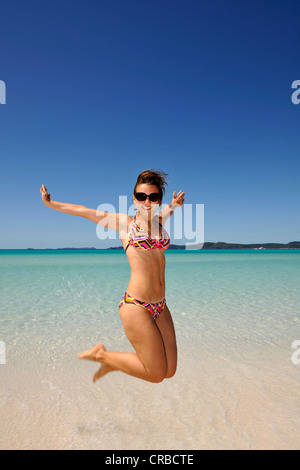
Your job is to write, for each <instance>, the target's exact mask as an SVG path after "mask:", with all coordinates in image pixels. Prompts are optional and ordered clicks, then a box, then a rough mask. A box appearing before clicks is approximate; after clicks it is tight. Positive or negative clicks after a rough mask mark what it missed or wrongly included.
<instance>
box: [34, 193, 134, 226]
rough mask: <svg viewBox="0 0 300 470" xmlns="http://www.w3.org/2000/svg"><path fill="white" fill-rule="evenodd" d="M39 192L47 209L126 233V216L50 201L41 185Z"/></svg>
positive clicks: (127, 219) (127, 217)
mask: <svg viewBox="0 0 300 470" xmlns="http://www.w3.org/2000/svg"><path fill="white" fill-rule="evenodd" d="M40 192H41V194H42V201H43V202H44V204H45V205H46V206H47V207H50V208H51V209H55V210H57V211H59V212H64V213H65V214H71V215H78V216H80V217H84V218H86V219H89V220H91V221H92V222H95V223H96V224H100V225H103V226H104V227H106V228H111V229H115V230H118V231H120V230H121V231H122V232H123V231H124V230H125V231H126V230H127V225H128V223H130V221H131V217H129V216H127V214H115V213H109V212H104V211H99V210H97V209H89V208H88V207H86V206H81V205H77V204H68V203H65V202H58V201H52V199H50V196H51V193H50V194H48V193H47V188H46V187H45V185H44V184H43V185H42V187H41V189H40Z"/></svg>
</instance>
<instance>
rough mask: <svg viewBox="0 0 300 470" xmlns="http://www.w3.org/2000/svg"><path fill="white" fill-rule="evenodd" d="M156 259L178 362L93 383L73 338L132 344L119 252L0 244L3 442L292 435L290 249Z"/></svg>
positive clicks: (293, 262)
mask: <svg viewBox="0 0 300 470" xmlns="http://www.w3.org/2000/svg"><path fill="white" fill-rule="evenodd" d="M166 261H167V264H166V282H167V291H166V299H167V304H168V307H169V309H170V311H171V313H172V316H173V320H174V324H175V328H176V334H177V340H178V347H179V365H178V371H177V373H176V375H175V376H174V377H173V378H172V379H168V380H165V381H164V382H162V383H160V384H150V383H147V382H143V381H141V380H138V379H135V378H133V377H129V376H126V375H125V374H122V373H119V372H114V373H111V374H109V375H107V376H105V377H104V378H103V379H102V380H100V381H99V382H97V383H96V384H93V383H92V376H93V374H94V372H95V371H96V370H97V368H98V367H97V364H94V363H91V362H87V361H80V360H78V359H77V353H78V352H80V351H82V350H83V349H89V348H91V347H92V346H94V345H95V344H97V343H99V342H101V343H103V344H104V345H105V347H106V348H107V349H110V350H119V351H131V346H130V344H129V342H128V341H127V339H126V337H125V335H124V333H123V329H122V324H121V321H120V319H119V314H118V303H119V301H120V299H121V297H122V295H123V293H124V291H125V289H126V287H127V284H128V281H129V276H130V271H129V265H128V261H127V258H126V255H125V253H124V252H123V251H115V250H91V251H87V250H0V277H1V304H0V309H1V313H0V341H1V342H2V343H1V345H2V349H1V351H2V352H1V355H0V362H2V363H0V422H1V434H0V449H106V450H108V449H110V450H112V449H113V450H116V449H118V450H121V449H150V450H156V449H169V450H171V449H299V448H300V442H299V441H300V439H299V436H300V401H299V390H300V361H295V360H292V357H294V358H297V357H298V358H299V359H300V346H298V349H299V354H298V355H297V350H296V349H293V347H292V345H293V343H294V341H296V340H299V341H300V302H299V301H300V289H299V285H300V282H299V281H300V250H200V251H181V250H168V251H167V252H166ZM293 354H294V356H293ZM1 359H2V360H1ZM298 362H299V363H298Z"/></svg>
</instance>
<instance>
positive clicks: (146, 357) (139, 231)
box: [40, 170, 185, 383]
mask: <svg viewBox="0 0 300 470" xmlns="http://www.w3.org/2000/svg"><path fill="white" fill-rule="evenodd" d="M166 176H167V175H166V174H165V173H163V172H161V171H154V170H146V171H143V172H142V173H141V174H140V175H139V176H138V178H137V181H136V184H135V187H134V191H133V202H134V204H135V206H136V209H137V212H136V216H135V217H130V216H128V215H127V214H122V213H119V214H113V213H108V212H101V211H98V210H96V209H89V208H87V207H85V206H80V205H76V204H67V203H63V202H57V201H52V200H51V199H50V195H51V194H48V192H47V188H46V187H45V186H44V185H42V187H41V189H40V192H41V194H42V200H43V202H44V203H45V205H46V206H47V207H50V208H52V209H55V210H57V211H60V212H65V213H67V214H72V215H78V216H81V217H85V218H86V219H89V220H92V221H93V222H95V223H96V224H100V225H102V226H104V227H106V228H111V229H115V230H117V231H118V232H119V235H120V239H121V241H122V244H123V247H124V249H125V252H126V254H127V257H128V261H129V264H130V268H131V277H130V281H129V284H128V287H127V290H126V292H125V294H124V295H123V297H122V299H121V302H120V304H119V314H120V317H121V320H122V323H123V328H124V331H125V334H126V336H127V338H128V340H129V341H130V343H131V344H132V346H133V348H134V350H135V353H124V352H114V351H107V350H106V349H105V347H104V346H103V345H102V344H97V345H96V346H95V347H94V348H92V349H91V350H87V351H84V352H82V353H80V354H78V357H79V359H89V360H91V361H95V362H100V363H101V367H100V369H99V370H98V372H96V374H95V375H94V377H93V381H94V382H95V381H96V380H97V379H100V378H101V377H103V376H104V375H105V374H107V373H108V372H112V371H121V372H124V373H125V374H128V375H131V376H133V377H137V378H140V379H143V380H147V381H148V382H153V383H158V382H161V381H162V380H164V379H165V378H170V377H173V375H174V374H175V372H176V367H177V345H176V336H175V330H174V325H173V321H172V317H171V314H170V311H169V309H168V307H167V304H166V299H165V266H166V262H165V255H164V250H165V249H167V248H168V247H169V245H170V238H169V235H168V234H167V232H166V230H165V229H164V223H165V221H166V220H167V219H168V218H169V217H170V216H171V215H172V214H173V212H174V209H175V208H176V207H178V206H182V204H183V203H184V195H185V193H184V192H183V191H179V192H178V194H177V195H175V191H174V192H173V198H172V203H171V204H168V205H167V206H166V207H165V208H164V209H163V211H161V212H160V213H159V214H155V211H156V209H157V206H158V205H160V204H161V203H162V198H163V195H164V193H165V185H166V184H167V183H166Z"/></svg>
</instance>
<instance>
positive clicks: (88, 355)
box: [78, 344, 106, 362]
mask: <svg viewBox="0 0 300 470" xmlns="http://www.w3.org/2000/svg"><path fill="white" fill-rule="evenodd" d="M104 351H106V349H105V347H104V346H103V344H97V346H95V347H94V348H93V349H91V350H86V351H83V352H82V353H79V354H78V358H79V359H89V360H90V361H96V362H101V359H102V360H103V354H102V353H103V352H104Z"/></svg>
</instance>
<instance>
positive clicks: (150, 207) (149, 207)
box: [133, 183, 161, 215]
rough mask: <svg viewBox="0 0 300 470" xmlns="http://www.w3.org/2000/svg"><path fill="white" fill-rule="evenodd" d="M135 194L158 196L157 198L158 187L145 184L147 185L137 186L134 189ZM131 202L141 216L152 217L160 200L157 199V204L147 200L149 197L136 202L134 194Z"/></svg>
mask: <svg viewBox="0 0 300 470" xmlns="http://www.w3.org/2000/svg"><path fill="white" fill-rule="evenodd" d="M135 192H136V193H145V194H147V195H149V194H153V193H155V194H158V196H159V189H158V187H157V186H154V185H152V184H147V183H143V184H139V185H138V186H137V187H136V190H135ZM133 202H134V204H135V205H136V208H137V210H138V211H139V212H140V213H141V215H146V214H149V215H150V214H151V215H154V213H155V210H156V208H157V206H158V205H159V204H160V203H161V201H160V199H158V201H157V202H151V201H150V200H149V197H147V199H146V200H145V201H138V200H137V199H136V197H135V195H134V194H133Z"/></svg>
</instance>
